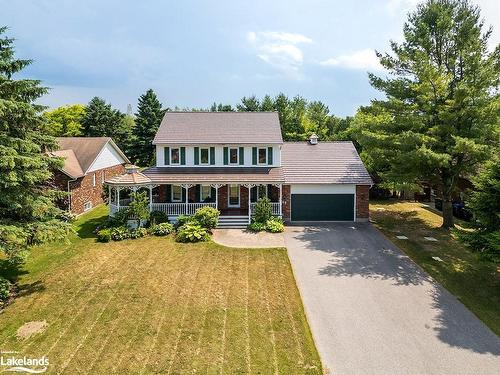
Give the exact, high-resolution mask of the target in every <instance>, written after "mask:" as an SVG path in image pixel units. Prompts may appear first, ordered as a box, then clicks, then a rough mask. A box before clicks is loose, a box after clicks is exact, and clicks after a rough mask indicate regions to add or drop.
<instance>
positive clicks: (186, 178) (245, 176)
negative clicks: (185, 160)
mask: <svg viewBox="0 0 500 375" xmlns="http://www.w3.org/2000/svg"><path fill="white" fill-rule="evenodd" d="M143 173H144V175H145V176H146V177H149V179H150V180H151V181H152V182H153V183H158V184H163V183H172V182H176V183H232V182H234V183H245V182H247V183H261V182H262V183H264V182H265V183H279V182H284V179H283V169H282V168H280V167H274V168H267V167H152V168H149V169H146V170H144V171H143Z"/></svg>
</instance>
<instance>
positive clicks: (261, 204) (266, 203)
mask: <svg viewBox="0 0 500 375" xmlns="http://www.w3.org/2000/svg"><path fill="white" fill-rule="evenodd" d="M272 215H273V207H272V205H271V201H270V200H269V198H266V197H264V198H259V200H257V203H256V204H255V215H254V219H255V221H257V222H259V223H265V222H266V221H268V220H269V219H270V218H271V217H272Z"/></svg>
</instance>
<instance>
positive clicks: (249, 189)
mask: <svg viewBox="0 0 500 375" xmlns="http://www.w3.org/2000/svg"><path fill="white" fill-rule="evenodd" d="M247 190H248V224H250V223H251V222H252V211H251V207H250V204H251V202H250V196H251V195H252V192H251V190H252V187H251V186H250V185H247Z"/></svg>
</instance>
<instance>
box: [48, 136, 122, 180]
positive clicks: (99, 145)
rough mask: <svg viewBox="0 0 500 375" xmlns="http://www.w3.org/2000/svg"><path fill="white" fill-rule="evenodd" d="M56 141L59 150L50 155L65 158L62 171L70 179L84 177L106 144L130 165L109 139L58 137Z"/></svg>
mask: <svg viewBox="0 0 500 375" xmlns="http://www.w3.org/2000/svg"><path fill="white" fill-rule="evenodd" d="M56 139H57V142H58V143H59V150H57V151H53V152H52V154H53V155H54V156H61V157H65V158H66V160H65V163H64V167H63V168H62V171H63V172H64V173H66V174H67V175H68V176H70V177H72V178H77V177H82V176H84V175H85V173H87V171H88V170H89V168H90V167H91V166H92V164H93V163H94V160H96V159H97V157H98V156H99V154H100V153H101V151H102V149H103V148H104V147H105V146H106V145H107V144H108V143H110V144H111V145H112V146H113V147H114V148H115V150H116V151H117V152H118V153H119V154H120V156H121V157H122V158H123V159H124V160H125V161H126V162H127V163H130V161H129V160H128V158H127V157H126V156H125V155H124V154H123V152H122V151H121V150H120V149H119V148H118V146H117V145H116V144H115V143H114V142H113V140H112V139H111V138H110V137H59V138H56Z"/></svg>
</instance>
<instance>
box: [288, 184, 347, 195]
mask: <svg viewBox="0 0 500 375" xmlns="http://www.w3.org/2000/svg"><path fill="white" fill-rule="evenodd" d="M290 192H291V194H355V193H356V185H352V184H295V185H291V186H290Z"/></svg>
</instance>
